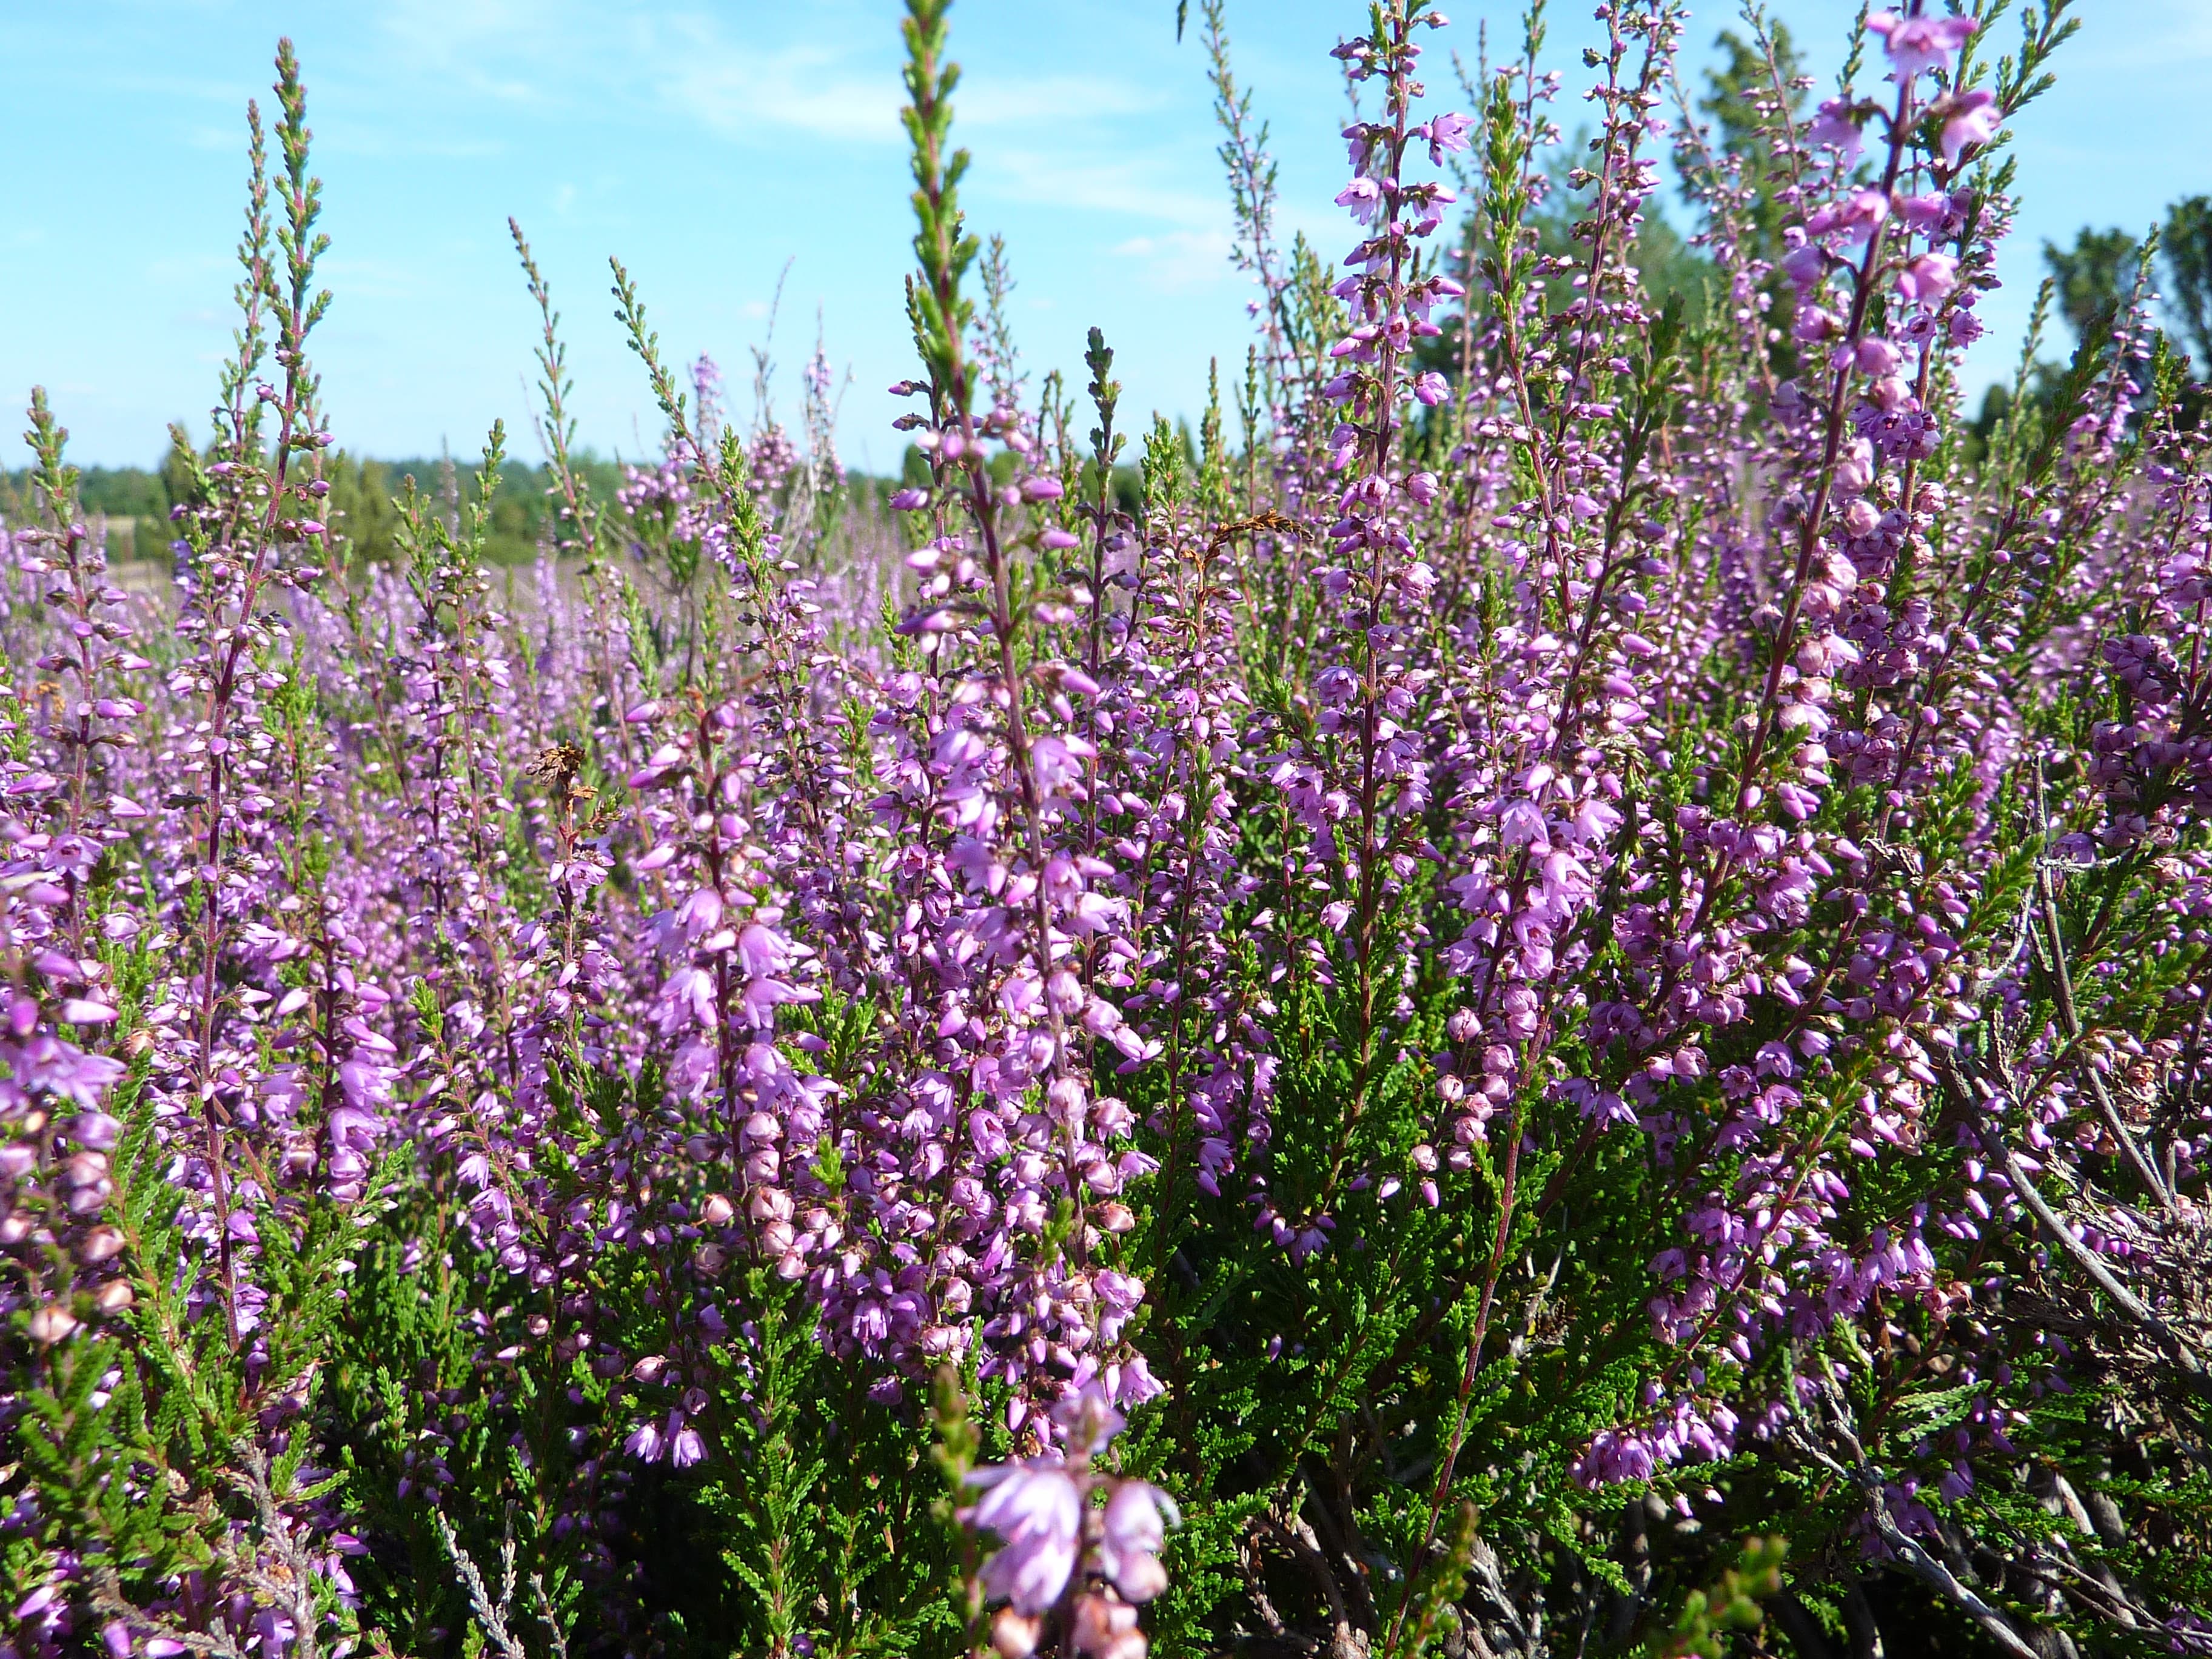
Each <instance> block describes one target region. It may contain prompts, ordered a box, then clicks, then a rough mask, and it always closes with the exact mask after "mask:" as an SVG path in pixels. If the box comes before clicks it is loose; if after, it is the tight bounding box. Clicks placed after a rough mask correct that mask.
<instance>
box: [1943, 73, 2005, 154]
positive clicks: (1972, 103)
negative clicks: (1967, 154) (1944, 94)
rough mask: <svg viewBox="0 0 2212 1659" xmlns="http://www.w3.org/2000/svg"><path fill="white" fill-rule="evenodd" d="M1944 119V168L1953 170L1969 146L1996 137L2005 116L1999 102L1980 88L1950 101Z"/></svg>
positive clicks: (1984, 142)
mask: <svg viewBox="0 0 2212 1659" xmlns="http://www.w3.org/2000/svg"><path fill="white" fill-rule="evenodd" d="M1946 109H1947V112H1946V113H1945V115H1944V117H1943V165H1944V166H1945V167H1956V166H1958V165H1959V157H1960V155H1961V154H1962V153H1963V152H1964V151H1965V150H1966V147H1967V146H1968V145H1969V144H1986V143H1989V142H1990V139H1992V138H1994V137H1996V133H1997V125H1998V124H1999V123H2000V122H2001V121H2002V120H2003V118H2004V113H2003V112H2002V111H2001V110H2000V109H1998V107H1997V100H1996V98H1995V97H1994V96H1993V95H1992V94H1990V93H1988V92H1986V91H1984V90H1983V89H1982V88H1975V89H1974V90H1973V91H1972V92H1962V93H1960V94H1959V95H1958V96H1957V97H1955V98H1953V99H1950V100H1948V102H1947V106H1946Z"/></svg>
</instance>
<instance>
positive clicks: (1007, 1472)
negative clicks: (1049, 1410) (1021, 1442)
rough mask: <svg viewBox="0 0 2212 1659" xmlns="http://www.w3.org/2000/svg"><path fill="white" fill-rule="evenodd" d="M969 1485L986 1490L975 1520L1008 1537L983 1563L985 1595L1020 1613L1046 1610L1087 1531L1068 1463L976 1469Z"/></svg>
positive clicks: (972, 1516) (1042, 1460) (1057, 1596)
mask: <svg viewBox="0 0 2212 1659" xmlns="http://www.w3.org/2000/svg"><path fill="white" fill-rule="evenodd" d="M968 1484H969V1485H970V1486H975V1487H977V1488H979V1489H981V1492H983V1497H982V1498H981V1499H980V1500H979V1501H978V1502H977V1503H976V1504H975V1507H974V1508H973V1509H972V1510H970V1511H969V1521H970V1522H971V1524H973V1525H975V1526H977V1527H980V1528H983V1529H985V1530H987V1531H989V1532H994V1533H996V1534H998V1535H999V1536H1000V1538H1001V1539H1002V1540H1004V1541H1005V1545H1004V1547H1003V1548H1001V1549H1000V1550H999V1551H998V1552H997V1553H995V1554H994V1555H993V1556H992V1557H991V1559H989V1560H987V1561H986V1562H985V1563H984V1564H983V1577H982V1582H983V1589H984V1593H985V1594H986V1595H988V1596H989V1597H990V1598H991V1599H992V1600H993V1601H1010V1602H1012V1605H1013V1607H1014V1610H1015V1611H1016V1612H1017V1613H1042V1612H1044V1611H1045V1610H1046V1609H1047V1608H1048V1607H1051V1606H1052V1605H1053V1603H1054V1602H1055V1601H1058V1600H1059V1599H1060V1591H1061V1590H1062V1589H1066V1585H1067V1579H1068V1575H1069V1574H1070V1573H1072V1572H1073V1571H1075V1560H1076V1556H1077V1553H1078V1549H1079V1540H1080V1535H1081V1533H1082V1526H1083V1503H1082V1496H1081V1494H1080V1493H1079V1492H1078V1490H1077V1488H1076V1485H1075V1481H1074V1480H1073V1477H1072V1476H1071V1475H1070V1474H1069V1472H1068V1469H1067V1467H1066V1465H1065V1464H1064V1463H1061V1462H1058V1461H1056V1460H1051V1459H1046V1458H1030V1459H1026V1460H1024V1461H1022V1462H1014V1463H1005V1464H1000V1465H997V1466H995V1467H993V1468H981V1469H977V1470H975V1472H974V1473H973V1474H970V1475H969V1477H968Z"/></svg>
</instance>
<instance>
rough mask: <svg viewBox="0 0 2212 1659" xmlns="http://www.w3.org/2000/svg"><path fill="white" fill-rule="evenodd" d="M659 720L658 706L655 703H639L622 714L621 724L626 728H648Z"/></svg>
mask: <svg viewBox="0 0 2212 1659" xmlns="http://www.w3.org/2000/svg"><path fill="white" fill-rule="evenodd" d="M659 718H660V705H659V703H657V702H641V703H639V704H637V705H636V706H635V708H629V709H626V710H625V711H624V712H623V724H625V725H627V726H649V725H651V724H652V723H653V721H654V720H659Z"/></svg>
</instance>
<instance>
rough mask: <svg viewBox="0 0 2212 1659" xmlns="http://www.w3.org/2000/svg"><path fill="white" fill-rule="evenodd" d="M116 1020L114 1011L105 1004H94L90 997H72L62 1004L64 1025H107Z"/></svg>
mask: <svg viewBox="0 0 2212 1659" xmlns="http://www.w3.org/2000/svg"><path fill="white" fill-rule="evenodd" d="M113 1018H115V1010H114V1009H112V1008H111V1007H109V1006H107V1005H106V1003H104V1002H94V1000H92V999H91V998H89V997H71V998H70V1000H67V1001H66V1002H64V1003H63V1004H62V1021H63V1023H64V1024H69V1025H105V1024H107V1023H108V1022H109V1021H110V1020H112V1019H113Z"/></svg>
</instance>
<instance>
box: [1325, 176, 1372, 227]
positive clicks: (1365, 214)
mask: <svg viewBox="0 0 2212 1659" xmlns="http://www.w3.org/2000/svg"><path fill="white" fill-rule="evenodd" d="M1336 204H1337V206H1339V207H1340V208H1350V209H1351V210H1352V217H1353V218H1354V219H1356V220H1358V222H1360V223H1361V224H1363V225H1370V224H1373V223H1374V222H1375V216H1376V214H1377V213H1379V212H1380V211H1382V208H1383V186H1382V185H1381V184H1379V183H1378V182H1377V181H1376V180H1375V179H1369V178H1364V177H1362V178H1358V179H1353V180H1352V182H1351V183H1350V184H1348V185H1346V186H1345V187H1344V188H1343V189H1342V190H1340V191H1338V192H1337V195H1336Z"/></svg>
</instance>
